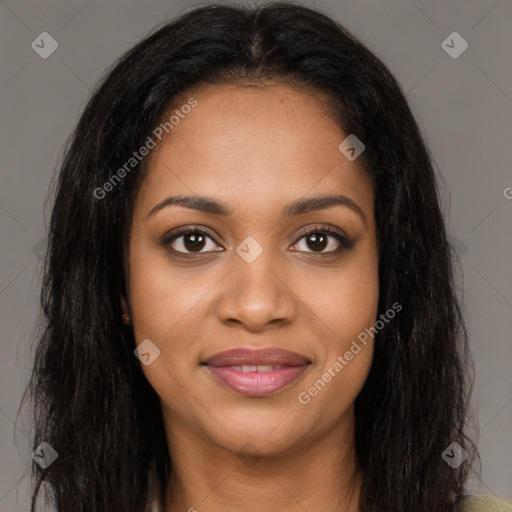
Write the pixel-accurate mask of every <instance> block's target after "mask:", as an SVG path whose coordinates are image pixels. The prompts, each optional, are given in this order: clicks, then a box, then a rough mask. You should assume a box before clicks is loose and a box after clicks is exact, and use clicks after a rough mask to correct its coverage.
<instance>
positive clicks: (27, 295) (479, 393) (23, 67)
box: [0, 0, 512, 512]
mask: <svg viewBox="0 0 512 512" xmlns="http://www.w3.org/2000/svg"><path fill="white" fill-rule="evenodd" d="M301 3H304V4H305V5H311V6H320V7H321V8H322V9H323V10H324V12H326V13H327V14H331V15H333V16H334V17H335V18H337V19H338V21H340V22H342V23H343V24H344V25H345V26H346V27H347V28H348V29H349V30H350V31H352V32H353V33H354V34H355V35H356V36H357V37H359V38H360V39H361V40H362V41H363V42H364V43H365V44H367V45H368V46H369V48H370V49H371V50H373V51H374V52H375V53H376V54H377V55H378V56H379V57H380V58H381V59H382V60H383V61H384V62H385V63H386V64H387V66H388V67H389V68H390V70H391V71H392V72H393V73H394V74H395V76H396V77H397V79H398V80H399V82H400V83H401V84H402V87H403V89H404V90H405V91H406V92H407V97H408V99H409V102H410V105H411V108H412V110H413V112H414V114H415V115H416V118H417V119H418V121H419V123H420V125H421V127H422V130H423V132H424V136H425V138H426V140H427V143H428V144H429V146H430V148H431V151H432V153H433V156H434V158H435V161H436V163H437V165H438V167H439V169H440V172H441V174H442V176H443V178H444V183H441V189H442V197H443V209H444V212H445V216H446V221H447V225H448V229H449V232H450V234H451V236H452V237H453V240H454V243H455V245H456V247H457V251H458V254H459V256H460V258H461V272H460V276H459V283H460V289H461V291H463V292H464V294H465V304H466V306H465V307H466V315H467V318H468V325H469V333H470V340H471V345H472V350H473V355H474V358H475V364H476V380H475V388H474V395H473V404H474V408H475V410H477V412H478V418H479V438H480V443H479V445H480V451H481V454H482V479H481V480H480V479H479V478H477V477H476V476H475V475H474V474H473V476H472V478H471V483H470V489H469V490H470V491H471V492H472V493H474V494H489V495H495V496H498V497H501V498H504V499H508V500H511V501H512V476H511V474H512V471H511V462H510V461H511V459H512V428H511V426H512V372H511V371H510V362H511V359H512V358H511V355H512V347H511V344H510V339H511V333H512V320H511V319H512V271H511V265H510V260H511V255H512V222H511V221H512V189H510V188H508V187H512V172H511V169H512V166H511V163H512V123H511V122H510V119H511V116H512V65H511V64H512V55H511V51H510V49H511V48H512V1H511V0H480V1H462V0H453V1H450V2H446V1H443V0H435V1H426V0H423V1H421V0H416V1H414V2H413V1H412V0H393V1H390V0H388V1H386V2H385V3H384V2H379V1H377V0H364V1H361V0H359V1H357V2H356V1H338V2H335V1H319V2H316V3H315V2H311V3H309V4H307V3H305V2H301ZM192 5H201V4H199V3H195V2H194V3H191V2H188V3H187V2H173V1H169V0H167V1H152V2H143V1H142V0H139V1H124V2H121V1H108V2H107V1H99V0H92V1H91V0H90V1H86V0H73V1H69V0H68V1H63V0H62V1H58V2H57V1H53V2H50V1H44V2H37V1H35V0H32V1H17V0H0V39H1V41H0V48H1V68H0V73H1V74H0V115H1V119H2V123H1V134H0V148H1V149H0V151H1V156H2V158H1V159H0V172H1V188H0V244H1V264H0V308H1V309H0V311H1V312H0V315H1V316H0V318H1V324H0V325H1V344H0V349H1V359H0V382H1V385H0V449H1V458H0V512H1V511H9V512H11V511H27V510H28V509H29V505H28V496H29V484H30V482H29V479H28V477H27V474H28V473H27V470H28V468H29V465H30V462H31V446H30V444H29V437H27V436H29V435H30V434H31V433H32V430H31V422H30V414H29V412H28V411H26V410H25V412H24V413H23V415H22V416H20V417H19V418H18V421H17V423H16V425H15V423H14V422H15V421H16V414H17V411H18V406H19V402H20V399H21V394H22V392H23V390H24V387H25V385H26V382H27V379H28V376H29V371H30V364H31V345H32V343H33V326H34V322H35V320H36V315H37V310H38V305H39V296H38V294H39V287H40V277H41V262H40V259H39V257H38V255H39V254H40V252H41V250H44V234H45V223H46V222H48V219H49V216H48V213H46V216H44V215H43V214H44V210H43V201H44V198H45V194H46V192H47V189H48V186H49V183H50V179H51V176H52V173H53V170H54V168H55V166H56V163H57V162H58V161H59V158H60V157H61V155H62V152H61V150H62V146H63V143H64V141H65V140H66V138H67V137H68V135H69V134H70V132H71V130H72V128H73V126H74V125H75V123H76V121H77V118H78V115H79V113H80V112H81V109H82V108H83V106H84V104H85V101H86V99H87V98H88V95H89V90H90V89H91V88H92V86H93V85H94V83H95V82H96V81H97V80H98V79H99V78H100V75H101V74H102V72H103V70H104V69H105V68H106V67H107V66H108V65H109V64H111V63H112V62H113V61H114V60H115V59H116V58H117V57H118V56H119V55H120V54H121V53H122V52H124V51H125V50H127V49H129V48H130V47H131V46H132V45H133V44H135V43H136V42H137V41H139V40H140V39H141V38H142V37H144V36H145V35H146V34H147V33H148V31H150V30H151V29H152V28H153V27H154V26H155V25H156V24H158V23H160V22H161V21H162V20H164V19H169V18H172V17H174V16H175V15H176V14H178V13H180V12H182V11H183V10H184V9H188V8H189V7H190V6H192ZM453 31H456V32H458V33H460V34H461V36H462V37H463V38H464V39H465V40H466V41H467V42H468V44H469V47H468V48H467V50H466V51H465V52H464V53H462V54H461V55H460V56H459V57H458V58H456V59H454V58H452V57H450V56H449V55H448V54H447V53H446V51H445V50H444V49H443V48H442V46H441V43H442V42H443V41H444V40H445V39H446V38H447V36H448V35H449V34H451V33H452V32H453ZM42 32H48V33H50V34H51V36H52V37H53V38H54V39H55V40H56V41H57V42H58V45H59V46H58V48H57V50H56V51H55V52H54V53H53V54H52V55H51V56H50V57H49V58H47V59H43V58H41V57H40V56H39V55H38V54H37V53H36V52H35V51H34V50H33V49H32V47H31V43H32V41H34V40H35V39H36V38H37V36H39V34H41V33H42ZM507 191H508V192H507ZM507 195H508V197H509V198H510V199H507V197H506V196H507Z"/></svg>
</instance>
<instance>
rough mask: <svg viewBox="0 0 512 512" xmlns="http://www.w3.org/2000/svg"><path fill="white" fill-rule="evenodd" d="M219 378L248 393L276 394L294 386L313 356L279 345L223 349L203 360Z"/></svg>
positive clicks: (241, 391)
mask: <svg viewBox="0 0 512 512" xmlns="http://www.w3.org/2000/svg"><path fill="white" fill-rule="evenodd" d="M201 364H202V365H204V366H205V368H206V369H207V370H208V371H209V373H210V374H211V375H212V376H214V377H215V378H216V380H217V381H218V382H220V383H221V384H223V385H224V386H226V387H227V388H228V389H230V390H231V391H234V392H236V393H239V394H241V395H245V396H248V397H265V396H270V395H273V394H275V393H277V392H279V391H281V390H282V389H284V388H286V387H288V386H290V385H291V384H292V383H293V382H295V381H296V380H297V379H298V378H299V377H300V376H301V375H302V374H303V373H304V371H306V370H307V368H308V367H309V365H310V364H311V360H309V358H307V357H306V356H304V355H303V354H299V353H297V352H290V351H288V350H283V349H278V348H272V347H271V348H265V349H250V348H238V349H233V350H229V351H226V352H220V353H218V354H215V355H214V356H212V357H210V358H208V359H207V360H206V361H204V362H202V363H201Z"/></svg>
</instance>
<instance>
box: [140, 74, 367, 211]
mask: <svg viewBox="0 0 512 512" xmlns="http://www.w3.org/2000/svg"><path fill="white" fill-rule="evenodd" d="M190 98H193V99H194V100H196V101H197V105H196V106H195V107H194V108H193V109H191V110H190V111H189V113H187V114H183V113H182V116H180V120H179V123H178V124H176V125H175V126H174V127H173V129H172V130H171V132H170V134H169V135H168V136H166V138H164V139H163V140H162V142H161V143H160V144H159V145H158V146H157V148H156V149H154V150H153V152H152V153H151V154H150V155H149V159H148V161H147V172H146V175H145V179H144V181H143V183H142V187H141V189H140V191H139V196H140V201H143V202H148V201H149V202H153V203H154V202H156V201H158V200H161V199H163V198H165V196H167V195H169V194H170V193H173V194H187V195H191V194H197V195H208V196H214V197H219V198H226V200H227V201H229V203H231V204H236V203H237V202H238V201H237V200H241V201H242V202H243V204H244V205H245V206H249V205H252V206H253V207H255V208H257V207H258V205H259V207H260V209H261V206H262V201H263V200H264V201H265V202H266V203H267V204H268V205H270V204H276V205H281V204H282V203H284V202H288V200H291V199H296V198H297V197H302V196H307V195H311V194H313V193H323V194H325V193H334V192H338V193H343V194H347V195H352V197H353V199H354V200H358V201H360V202H366V203H368V202H369V201H370V202H371V201H372V193H371V190H370V189H371V187H370V181H369V178H368V176H367V174H366V172H365V171H364V170H363V168H362V167H361V166H360V165H359V163H358V162H357V160H356V161H349V160H348V159H347V158H345V156H344V155H343V154H342V153H341V152H340V151H339V149H338V146H339V144H340V143H341V142H342V141H343V140H344V139H345V138H346V136H347V134H345V133H344V132H343V130H342V129H341V127H340V126H339V124H338V123H337V122H336V121H335V120H334V119H333V117H332V116H331V115H330V114H329V110H328V108H327V107H326V104H325V98H324V97H323V96H321V95H318V96H317V97H315V96H313V93H312V91H311V89H304V91H301V90H298V89H297V88H292V87H289V86H286V85H282V84H273V85H266V86H265V87H260V86H258V87H254V86H253V87H249V86H247V87H241V86H236V85H209V86H200V87H197V88H194V89H191V90H189V91H187V92H185V93H184V94H182V95H180V97H179V98H178V99H177V100H176V101H175V102H174V103H175V107H174V109H173V112H174V111H175V110H176V109H178V110H179V108H180V107H179V105H181V104H186V103H187V101H188V100H189V99H190ZM187 110H189V109H187ZM170 115H172V112H170V113H169V115H167V117H170ZM309 192H311V194H309ZM235 208H236V206H235Z"/></svg>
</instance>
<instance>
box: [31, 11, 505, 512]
mask: <svg viewBox="0 0 512 512" xmlns="http://www.w3.org/2000/svg"><path fill="white" fill-rule="evenodd" d="M452 258H453V256H452V252H451V247H450V245H449V242H448V238H447V233H446V230H445V225H444V222H443V218H442V214H441V211H440V207H439V197H438V192H437V185H436V177H435V174H434V170H433V166H432V163H431V160H430V156H429V153H428V150H427V148H426V146H425V143H424V141H423V140H422V137H421V134H420V131H419V129H418V126H417V124H416V122H415V120H414V117H413V115H412V114H411V111H410V109H409V107H408V105H407V102H406V99H405V97H404V94H403V92H402V90H401V88H400V86H399V85H398V83H397V81H396V80H395V79H394V77H393V76H392V75H391V74H390V72H389V71H388V70H387V69H386V67H385V66H384V64H383V63H382V62H380V61H379V60H378V59H377V58H376V57H375V55H373V54H372V53H371V52H370V51H369V50H368V49H366V48H365V47H364V46H363V45H362V44H361V43H360V42H358V41H357V39H356V38H355V37H354V36H352V35H351V34H350V33H349V32H348V31H347V30H345V29H344V28H342V27H341V26H339V25H337V24H336V23H335V22H334V21H332V20H331V19H329V18H328V17H327V16H325V15H323V14H321V13H319V12H317V11H315V10H312V9H308V8H305V7H299V6H293V5H289V4H285V3H274V4H268V5H266V6H262V7H259V8H254V9H253V8H243V7H233V6H223V5H210V6H208V7H202V8H197V9H195V10H192V11H191V12H189V13H186V14H184V15H182V16H181V17H180V18H179V19H177V20H175V21H173V22H171V23H167V24H165V25H164V26H162V27H161V28H160V29H159V30H158V31H156V32H155V33H153V34H152V35H150V36H149V37H147V38H146V39H145V40H143V41H142V42H140V43H139V44H138V45H137V46H135V47H134V48H133V49H132V50H130V51H129V52H127V53H126V55H124V56H123V57H122V58H121V59H120V60H119V62H117V63H116V65H115V66H114V67H113V68H112V69H111V70H110V71H109V73H108V74H107V75H106V76H105V77H104V78H103V80H102V81H101V83H100V84H98V87H97V89H96V91H95V93H94V95H93V97H92V98H91V99H90V101H89V102H88V104H87V106H86V108H85V111H84V112H83V114H82V116H81V119H80V121H79V123H78V126H77V128H76V130H75V132H74V134H73V136H72V138H71V140H70V143H69V145H68V147H67V148H66V154H65V158H64V161H63V163H62V167H61V169H60V173H59V176H58V181H57V183H56V194H55V202H54V206H53V212H52V219H51V225H50V230H49V250H48V256H47V261H46V267H45V278H44V283H43V291H42V307H43V311H44V314H45V319H46V322H45V327H44V330H43V333H42V335H41V339H40V344H39V347H38V351H37V353H36V360H35V365H34V371H33V375H32V379H31V383H30V389H29V391H30V395H31V397H32V399H33V401H34V413H35V425H36V435H35V439H34V448H35V449H36V450H37V447H39V446H40V445H41V443H43V442H45V443H47V444H48V445H49V446H50V447H51V449H52V450H53V451H54V452H55V454H57V456H56V457H55V456H54V457H52V459H53V460H52V461H51V462H50V461H49V460H47V462H48V463H46V464H42V465H41V464H36V463H34V473H35V476H36V477H37V485H36V486H35V490H34V496H33V508H32V510H35V509H34V504H35V501H36V497H37V493H38V491H39V486H40V485H41V483H42V482H43V481H44V482H46V485H47V486H48V487H49V488H50V489H51V490H52V492H53V495H54V503H55V507H56V510H58V511H69V510H73V511H74V512H78V511H88V512H90V511H113V510H116V511H118V510H122V511H123V512H132V511H133V512H136V511H137V512H140V511H143V510H144V511H149V510H154V511H163V512H175V511H183V510H190V511H193V510H198V511H218V510H222V511H230V510H237V511H239V510H244V511H253V510H268V511H270V510H283V509H284V510H289V511H295V510H297V511H298V510H301V511H303V510H309V511H313V510H333V511H334V510H336V511H338V510H339V511H345V512H356V511H365V512H369V511H393V512H410V511H415V512H427V511H428V512H451V511H460V510H463V511H466V512H467V511H470V510H485V511H489V510H494V508H493V507H495V509H496V510H502V509H501V508H499V507H500V506H503V507H507V506H508V505H507V504H506V503H504V502H500V501H499V500H493V499H491V501H490V503H484V504H481V502H480V501H479V498H468V497H466V496H465V483H466V480H467V476H468V474H469V471H470V467H471V465H472V464H473V463H474V461H475V460H477V459H478V454H477V451H476V447H475V445H474V443H473V442H472V441H471V440H470V439H469V435H468V432H467V424H468V397H469V393H470V389H471V382H470V380H469V379H466V375H467V373H466V372H467V368H468V367H470V368H471V358H470V355H469V352H468V345H467V336H466V329H465V325H464V320H463V317H462V314H461V310H460V306H459V303H458V301H457V297H456V294H455V292H454V278H453V270H452ZM43 446H44V447H46V448H48V447H47V445H43ZM52 453H53V452H52ZM40 457H42V458H43V459H44V458H45V457H48V449H47V450H46V452H44V451H43V452H41V453H40ZM43 466H46V467H43ZM480 499H481V498H480ZM472 507H473V508H472ZM475 507H476V508H475ZM496 507H497V508H496Z"/></svg>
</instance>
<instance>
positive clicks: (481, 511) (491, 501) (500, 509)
mask: <svg viewBox="0 0 512 512" xmlns="http://www.w3.org/2000/svg"><path fill="white" fill-rule="evenodd" d="M459 510H460V512H512V503H510V502H508V501H504V500H500V499H498V498H492V497H491V496H466V497H465V498H464V499H463V500H462V502H461V505H460V509H459Z"/></svg>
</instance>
